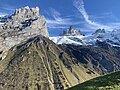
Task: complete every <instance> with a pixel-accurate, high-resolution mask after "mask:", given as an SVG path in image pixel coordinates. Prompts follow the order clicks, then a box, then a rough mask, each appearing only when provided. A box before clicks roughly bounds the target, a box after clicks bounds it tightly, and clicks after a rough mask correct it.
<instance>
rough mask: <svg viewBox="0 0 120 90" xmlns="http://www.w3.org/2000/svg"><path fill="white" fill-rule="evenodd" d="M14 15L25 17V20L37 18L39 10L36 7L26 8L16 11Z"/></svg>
mask: <svg viewBox="0 0 120 90" xmlns="http://www.w3.org/2000/svg"><path fill="white" fill-rule="evenodd" d="M14 15H18V16H25V17H26V18H28V17H33V16H39V8H38V7H35V8H30V7H29V6H26V7H24V8H19V9H16V11H15V13H14Z"/></svg>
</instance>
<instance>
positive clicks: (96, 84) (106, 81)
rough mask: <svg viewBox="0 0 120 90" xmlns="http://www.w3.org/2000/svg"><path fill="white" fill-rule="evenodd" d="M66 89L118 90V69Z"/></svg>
mask: <svg viewBox="0 0 120 90" xmlns="http://www.w3.org/2000/svg"><path fill="white" fill-rule="evenodd" d="M68 90H120V71H118V72H115V73H111V74H108V75H104V76H100V77H97V78H94V79H92V80H89V81H86V82H84V83H82V84H79V85H77V86H74V87H72V88H70V89H68Z"/></svg>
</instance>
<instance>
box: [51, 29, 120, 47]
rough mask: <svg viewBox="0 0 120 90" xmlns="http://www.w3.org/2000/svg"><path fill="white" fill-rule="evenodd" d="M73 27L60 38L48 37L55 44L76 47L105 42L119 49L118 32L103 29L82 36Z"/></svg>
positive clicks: (119, 38) (116, 30)
mask: <svg viewBox="0 0 120 90" xmlns="http://www.w3.org/2000/svg"><path fill="white" fill-rule="evenodd" d="M78 32H80V31H77V30H76V29H74V28H73V27H70V28H69V29H68V30H67V31H64V32H63V33H62V34H60V36H57V37H50V39H51V40H52V41H53V42H55V43H56V44H76V45H94V46H95V45H96V41H100V42H104V41H105V42H107V43H108V44H110V45H111V46H119V47H120V30H119V29H115V30H113V31H106V30H105V29H98V30H96V31H95V32H94V33H92V34H90V35H87V36H84V35H83V34H81V33H78Z"/></svg>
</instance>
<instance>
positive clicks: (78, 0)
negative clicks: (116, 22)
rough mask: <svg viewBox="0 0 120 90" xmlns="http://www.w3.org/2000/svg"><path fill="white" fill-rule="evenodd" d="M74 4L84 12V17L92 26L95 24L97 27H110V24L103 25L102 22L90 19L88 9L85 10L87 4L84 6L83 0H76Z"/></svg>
mask: <svg viewBox="0 0 120 90" xmlns="http://www.w3.org/2000/svg"><path fill="white" fill-rule="evenodd" d="M73 5H74V6H75V8H76V9H77V10H78V11H79V12H80V13H81V14H82V16H83V17H84V19H85V21H86V22H87V23H88V24H89V25H92V26H94V27H96V28H110V27H109V26H106V25H102V24H99V23H97V22H94V21H92V20H90V17H89V15H88V13H87V11H86V10H85V6H84V2H83V0H74V2H73Z"/></svg>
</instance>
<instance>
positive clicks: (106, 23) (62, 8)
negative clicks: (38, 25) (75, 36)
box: [0, 0, 120, 36]
mask: <svg viewBox="0 0 120 90" xmlns="http://www.w3.org/2000/svg"><path fill="white" fill-rule="evenodd" d="M119 3H120V0H19V1H18V0H1V2H0V15H5V14H10V13H12V12H14V10H15V8H19V7H24V6H30V7H35V6H39V7H40V15H44V16H45V17H46V21H47V25H48V30H49V33H50V35H51V36H55V35H58V34H59V33H60V32H61V31H63V30H65V29H66V28H68V27H69V26H70V25H73V26H75V27H77V28H78V29H80V30H81V31H82V32H83V33H85V34H87V33H91V32H94V31H95V30H96V29H98V28H105V29H106V30H112V29H114V28H120V5H119Z"/></svg>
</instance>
